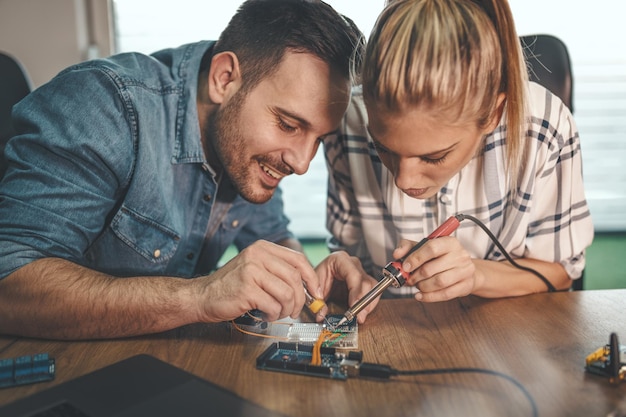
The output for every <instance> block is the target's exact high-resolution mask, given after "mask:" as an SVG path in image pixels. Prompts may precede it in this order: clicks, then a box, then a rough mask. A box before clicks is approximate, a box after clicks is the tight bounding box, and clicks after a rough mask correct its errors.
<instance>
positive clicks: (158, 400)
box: [0, 355, 285, 417]
mask: <svg viewBox="0 0 626 417" xmlns="http://www.w3.org/2000/svg"><path fill="white" fill-rule="evenodd" d="M0 416H2V417H56V416H63V417H130V416H133V417H141V416H150V417H165V416H168V417H172V416H186V417H194V416H227V417H248V416H250V417H285V416H284V415H282V414H279V413H277V412H274V411H271V410H268V409H266V408H263V407H261V406H259V405H257V404H255V403H252V402H250V401H248V400H246V399H244V398H242V397H239V396H238V395H237V394H235V393H233V392H231V391H228V390H226V389H224V388H222V387H220V386H218V385H215V384H213V383H211V382H208V381H206V380H203V379H201V378H198V377H196V376H194V375H192V374H191V373H189V372H186V371H184V370H182V369H180V368H177V367H175V366H173V365H170V364H168V363H166V362H163V361H161V360H159V359H157V358H155V357H153V356H149V355H137V356H133V357H131V358H128V359H125V360H123V361H121V362H117V363H115V364H113V365H109V366H106V367H104V368H102V369H99V370H97V371H94V372H91V373H89V374H86V375H83V376H81V377H78V378H76V379H73V380H71V381H67V382H64V383H62V384H59V385H57V386H54V387H51V388H49V389H47V390H44V391H41V392H37V393H35V394H33V395H31V396H29V397H26V398H23V399H20V400H17V401H15V402H13V403H11V404H8V405H6V406H4V407H0Z"/></svg>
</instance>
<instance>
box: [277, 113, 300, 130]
mask: <svg viewBox="0 0 626 417" xmlns="http://www.w3.org/2000/svg"><path fill="white" fill-rule="evenodd" d="M277 120H278V127H279V128H280V129H281V130H283V131H285V132H289V133H291V132H295V131H296V127H295V126H291V125H290V124H287V123H286V122H285V121H284V120H283V119H281V118H280V117H279V118H278V119H277Z"/></svg>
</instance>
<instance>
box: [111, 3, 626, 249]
mask: <svg viewBox="0 0 626 417" xmlns="http://www.w3.org/2000/svg"><path fill="white" fill-rule="evenodd" d="M327 2H328V3H329V4H331V5H332V6H333V7H334V8H335V9H336V10H337V11H339V12H340V13H343V14H345V15H347V16H349V17H350V18H352V19H353V20H354V21H355V22H356V24H357V25H358V26H359V27H360V28H361V30H362V31H363V33H365V35H366V36H367V35H368V34H369V32H370V31H371V28H372V27H373V25H374V22H375V20H376V17H377V15H378V13H379V12H380V10H382V8H383V5H384V0H377V1H373V0H368V1H367V2H363V1H362V0H334V1H332V0H327ZM240 3H241V2H237V1H230V2H229V1H223V2H207V1H200V0H177V1H172V0H113V7H114V16H115V19H114V20H115V42H116V51H117V52H125V51H140V52H145V53H151V52H154V51H156V50H158V49H162V48H167V47H174V46H178V45H181V44H184V43H188V42H194V41H197V40H200V39H216V38H217V36H218V35H219V33H220V32H221V30H222V29H223V27H224V26H225V25H226V24H227V22H228V20H229V19H230V17H231V16H232V15H233V14H234V13H235V11H236V9H237V7H238V6H239V4H240ZM510 3H511V7H512V9H513V14H514V16H515V20H516V25H517V30H518V33H519V34H520V35H526V34H533V33H549V34H552V35H556V36H558V37H559V38H561V39H562V40H563V41H564V42H565V43H566V44H567V46H568V48H569V51H570V55H571V58H572V63H573V67H574V68H573V71H574V108H575V119H576V122H577V125H578V128H579V130H580V136H581V143H582V148H583V163H584V177H585V186H586V190H587V199H588V201H589V205H590V208H591V213H592V216H593V219H594V224H595V226H596V230H601V231H607V230H626V216H625V215H624V213H626V169H625V168H624V167H623V161H624V160H626V48H624V47H623V45H621V44H620V43H621V40H623V39H625V38H626V28H625V27H624V25H622V24H621V22H620V21H619V19H620V14H619V13H612V12H611V11H612V10H613V9H614V7H613V6H614V2H612V1H611V0H598V1H596V2H595V3H594V6H593V7H591V8H590V7H587V6H586V5H584V4H583V3H563V2H561V1H559V0H510ZM583 22H584V23H583ZM326 178H327V174H326V167H325V163H324V159H323V155H322V152H321V151H320V152H318V154H317V156H316V157H315V159H314V160H313V161H312V163H311V166H310V169H309V172H308V173H307V174H306V175H304V176H290V177H288V178H286V179H285V180H283V182H282V187H283V189H284V195H285V210H286V212H287V214H288V216H289V217H290V218H291V219H292V230H293V231H294V233H296V235H298V236H299V237H307V238H321V237H325V236H327V231H326V228H325V213H326Z"/></svg>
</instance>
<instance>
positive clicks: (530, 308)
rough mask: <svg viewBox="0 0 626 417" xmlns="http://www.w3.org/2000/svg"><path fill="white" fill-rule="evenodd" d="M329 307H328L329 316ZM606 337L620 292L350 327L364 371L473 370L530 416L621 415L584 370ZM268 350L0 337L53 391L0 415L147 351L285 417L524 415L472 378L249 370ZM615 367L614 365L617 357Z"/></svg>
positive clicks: (398, 316)
mask: <svg viewBox="0 0 626 417" xmlns="http://www.w3.org/2000/svg"><path fill="white" fill-rule="evenodd" d="M335 307H336V306H335ZM611 332H616V333H617V334H618V336H619V337H620V343H621V344H626V290H598V291H577V292H565V293H553V294H537V295H531V296H526V297H519V298H509V299H498V300H485V299H480V298H476V297H467V298H463V299H458V300H453V301H449V302H444V303H437V304H422V303H418V302H416V301H414V300H412V299H400V300H382V301H381V302H380V304H379V306H378V308H377V309H376V311H375V312H374V313H373V314H372V315H370V317H369V319H368V321H367V323H366V324H365V325H362V326H360V327H359V350H362V351H363V355H364V358H363V360H364V361H367V362H374V363H381V364H388V365H390V366H392V367H394V368H396V369H401V370H414V369H425V368H450V367H477V368H486V369H490V370H494V371H498V372H502V373H505V374H507V375H509V376H511V377H513V378H515V379H516V380H518V381H519V382H520V383H521V384H522V385H523V386H524V387H525V388H526V389H527V390H528V392H529V393H530V395H531V396H532V398H533V400H534V402H535V403H536V406H537V409H538V412H539V416H584V417H592V416H609V415H611V414H610V413H612V412H615V411H616V410H619V411H620V412H621V413H622V414H616V415H619V416H622V415H626V382H622V383H621V384H619V385H617V386H615V385H610V384H609V382H608V379H605V378H603V377H600V376H596V375H591V374H588V373H586V372H585V371H584V364H585V358H586V356H587V355H588V354H589V353H591V352H593V351H594V350H596V349H597V348H598V347H601V346H603V345H605V344H607V343H608V341H609V335H610V333H611ZM270 343H272V340H268V339H262V338H258V337H254V336H249V335H244V334H242V333H239V332H237V331H236V330H233V328H232V327H231V326H230V325H229V324H227V323H221V324H215V325H191V326H185V327H182V328H180V329H176V330H173V331H171V332H167V333H163V334H158V335H151V336H145V337H137V338H130V339H123V340H111V341H84V342H58V341H47V340H33V339H23V338H12V337H0V358H7V357H15V356H20V355H25V354H33V353H39V352H49V354H50V356H52V357H54V358H55V359H56V363H57V374H56V379H55V380H54V381H53V382H47V383H39V384H33V385H29V386H22V387H16V388H9V389H2V390H0V405H4V404H7V403H9V402H11V401H13V400H16V399H19V398H22V397H25V396H27V395H29V394H32V393H34V392H37V391H39V390H42V389H45V388H48V387H50V386H52V385H55V384H59V383H61V382H64V381H68V380H70V379H72V378H75V377H78V376H80V375H83V374H85V373H87V372H90V371H93V370H96V369H99V368H101V367H103V366H105V365H109V364H112V363H114V362H117V361H119V360H122V359H125V358H127V357H130V356H133V355H136V354H139V353H148V354H150V355H153V356H155V357H157V358H160V359H162V360H165V361H167V362H169V363H171V364H173V365H175V366H178V367H180V368H183V369H186V370H188V371H190V372H192V373H194V374H196V375H198V376H200V377H202V378H205V379H207V380H210V381H212V382H215V383H217V384H219V385H221V386H223V387H225V388H227V389H229V390H232V391H235V392H236V393H237V394H239V395H241V396H243V397H245V398H248V399H250V400H252V401H253V402H256V403H258V404H261V405H263V406H264V407H266V408H270V409H274V410H277V411H280V412H282V413H285V414H287V415H292V416H302V417H306V416H315V417H319V416H324V417H327V416H341V417H344V416H375V417H380V416H394V417H398V416H531V415H532V408H531V404H530V402H529V401H528V399H527V398H526V397H525V396H524V395H523V394H522V391H521V390H520V389H519V388H518V387H516V386H515V385H514V384H513V383H511V382H510V381H507V380H506V379H503V378H500V377H497V376H492V375H482V374H450V375H434V376H420V377H415V376H400V377H394V378H392V379H391V380H387V381H378V380H368V379H360V378H350V379H348V380H347V381H340V380H331V379H325V378H317V377H309V376H301V375H291V374H284V373H277V372H268V371H262V370H257V369H256V367H255V363H256V362H255V360H256V358H257V356H258V355H259V354H260V353H261V352H263V350H265V348H266V347H267V346H268V345H269V344H270ZM622 360H624V358H622Z"/></svg>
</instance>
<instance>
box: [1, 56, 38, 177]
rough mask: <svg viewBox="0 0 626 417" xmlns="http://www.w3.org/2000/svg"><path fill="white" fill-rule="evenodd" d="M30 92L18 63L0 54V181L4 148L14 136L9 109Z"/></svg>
mask: <svg viewBox="0 0 626 417" xmlns="http://www.w3.org/2000/svg"><path fill="white" fill-rule="evenodd" d="M30 91H31V83H30V80H29V78H28V76H27V75H26V72H25V71H24V69H23V68H22V66H21V65H20V63H19V62H17V60H16V59H15V58H13V57H12V56H10V55H7V54H4V53H2V52H0V179H2V176H3V175H4V171H5V170H6V163H5V160H4V147H5V146H6V143H7V141H8V140H9V139H10V138H11V137H12V136H13V135H14V134H15V131H14V130H13V124H12V123H11V109H12V108H13V105H14V104H16V103H17V102H18V101H20V100H21V99H23V98H24V97H26V95H27V94H28V93H30Z"/></svg>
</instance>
